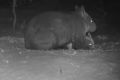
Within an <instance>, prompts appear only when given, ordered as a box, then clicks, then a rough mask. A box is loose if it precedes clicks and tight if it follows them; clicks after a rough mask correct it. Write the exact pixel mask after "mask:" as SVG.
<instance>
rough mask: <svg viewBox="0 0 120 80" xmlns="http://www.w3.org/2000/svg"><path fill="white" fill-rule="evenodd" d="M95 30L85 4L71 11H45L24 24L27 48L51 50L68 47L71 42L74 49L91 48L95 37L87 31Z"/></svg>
mask: <svg viewBox="0 0 120 80" xmlns="http://www.w3.org/2000/svg"><path fill="white" fill-rule="evenodd" d="M95 30H96V24H95V23H94V22H93V20H92V18H91V17H90V16H89V15H88V13H86V11H85V9H84V7H83V6H81V7H80V8H79V7H75V11H72V12H69V13H65V12H57V11H56V12H55V11H49V12H44V13H41V14H40V15H37V16H35V17H33V18H32V19H31V20H30V21H28V23H26V25H25V26H24V40H25V48H27V49H33V50H50V49H59V48H66V46H67V45H68V44H70V43H72V48H73V49H81V48H83V49H84V48H89V47H90V46H91V45H90V44H91V43H92V41H91V40H93V39H92V38H91V37H90V36H88V35H87V33H90V32H94V31H95ZM88 38H89V39H88Z"/></svg>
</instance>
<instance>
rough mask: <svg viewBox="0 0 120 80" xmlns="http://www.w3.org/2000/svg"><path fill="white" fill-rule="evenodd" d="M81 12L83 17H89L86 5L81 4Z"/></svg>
mask: <svg viewBox="0 0 120 80" xmlns="http://www.w3.org/2000/svg"><path fill="white" fill-rule="evenodd" d="M80 14H81V16H82V17H88V14H87V12H86V11H85V8H84V6H81V9H80Z"/></svg>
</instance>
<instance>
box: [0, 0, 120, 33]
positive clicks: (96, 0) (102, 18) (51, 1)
mask: <svg viewBox="0 0 120 80" xmlns="http://www.w3.org/2000/svg"><path fill="white" fill-rule="evenodd" d="M12 3H13V1H12V0H0V9H8V10H9V14H8V15H9V16H11V15H12ZM75 5H79V6H81V5H84V7H85V10H86V12H87V13H88V14H89V15H90V16H91V17H92V18H93V20H94V21H95V23H96V25H97V31H96V33H97V34H112V35H115V34H118V35H119V34H120V20H119V19H120V2H119V1H118V0H32V1H30V0H17V6H16V12H17V16H18V15H19V13H24V11H26V12H27V10H28V13H26V14H23V15H26V16H28V14H29V15H30V14H31V15H33V14H34V15H35V14H39V13H40V12H42V11H49V10H55V11H71V10H74V6H75ZM29 10H32V12H29ZM26 16H25V17H26ZM20 18H21V17H20ZM17 19H19V17H17ZM19 21H20V20H18V21H17V22H18V23H19ZM21 21H23V20H21Z"/></svg>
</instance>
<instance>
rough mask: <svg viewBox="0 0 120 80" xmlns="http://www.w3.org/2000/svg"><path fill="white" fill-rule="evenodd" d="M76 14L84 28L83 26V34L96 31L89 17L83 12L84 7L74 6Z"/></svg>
mask: <svg viewBox="0 0 120 80" xmlns="http://www.w3.org/2000/svg"><path fill="white" fill-rule="evenodd" d="M75 9H76V12H77V14H78V15H80V16H81V18H82V20H83V23H84V26H85V33H86V32H94V31H95V30H96V24H95V22H94V21H93V20H92V18H91V17H90V15H89V14H88V13H87V12H86V11H85V9H84V7H83V6H81V7H80V8H79V7H78V6H75Z"/></svg>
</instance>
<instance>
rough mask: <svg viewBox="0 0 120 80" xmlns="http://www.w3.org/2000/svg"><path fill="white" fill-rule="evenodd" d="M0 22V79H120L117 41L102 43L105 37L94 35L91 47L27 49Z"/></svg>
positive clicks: (7, 24)
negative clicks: (76, 48) (78, 48)
mask: <svg viewBox="0 0 120 80" xmlns="http://www.w3.org/2000/svg"><path fill="white" fill-rule="evenodd" d="M6 13H7V12H6ZM1 15H2V16H3V15H5V14H0V16H1ZM2 16H1V17H2ZM2 19H3V20H2ZM8 19H9V18H8V17H7V18H6V16H4V17H2V18H1V19H0V22H1V23H3V22H2V21H6V20H8ZM0 25H1V29H0V33H1V34H0V36H1V37H0V80H120V77H119V76H120V69H119V67H120V50H119V49H118V48H120V47H119V46H118V44H119V42H117V43H114V42H109V43H106V42H107V41H106V42H105V43H101V41H103V42H104V41H105V40H106V39H107V37H106V36H97V37H96V38H95V41H98V42H99V44H96V47H97V48H96V49H94V50H51V51H39V50H27V49H25V47H24V39H23V37H22V35H21V34H20V33H18V34H16V35H13V34H12V30H11V29H9V28H8V27H5V26H10V25H12V24H11V23H9V21H8V23H7V22H4V23H3V24H0ZM3 27H4V28H3ZM116 45H117V48H116ZM103 47H104V48H105V49H103Z"/></svg>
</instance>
